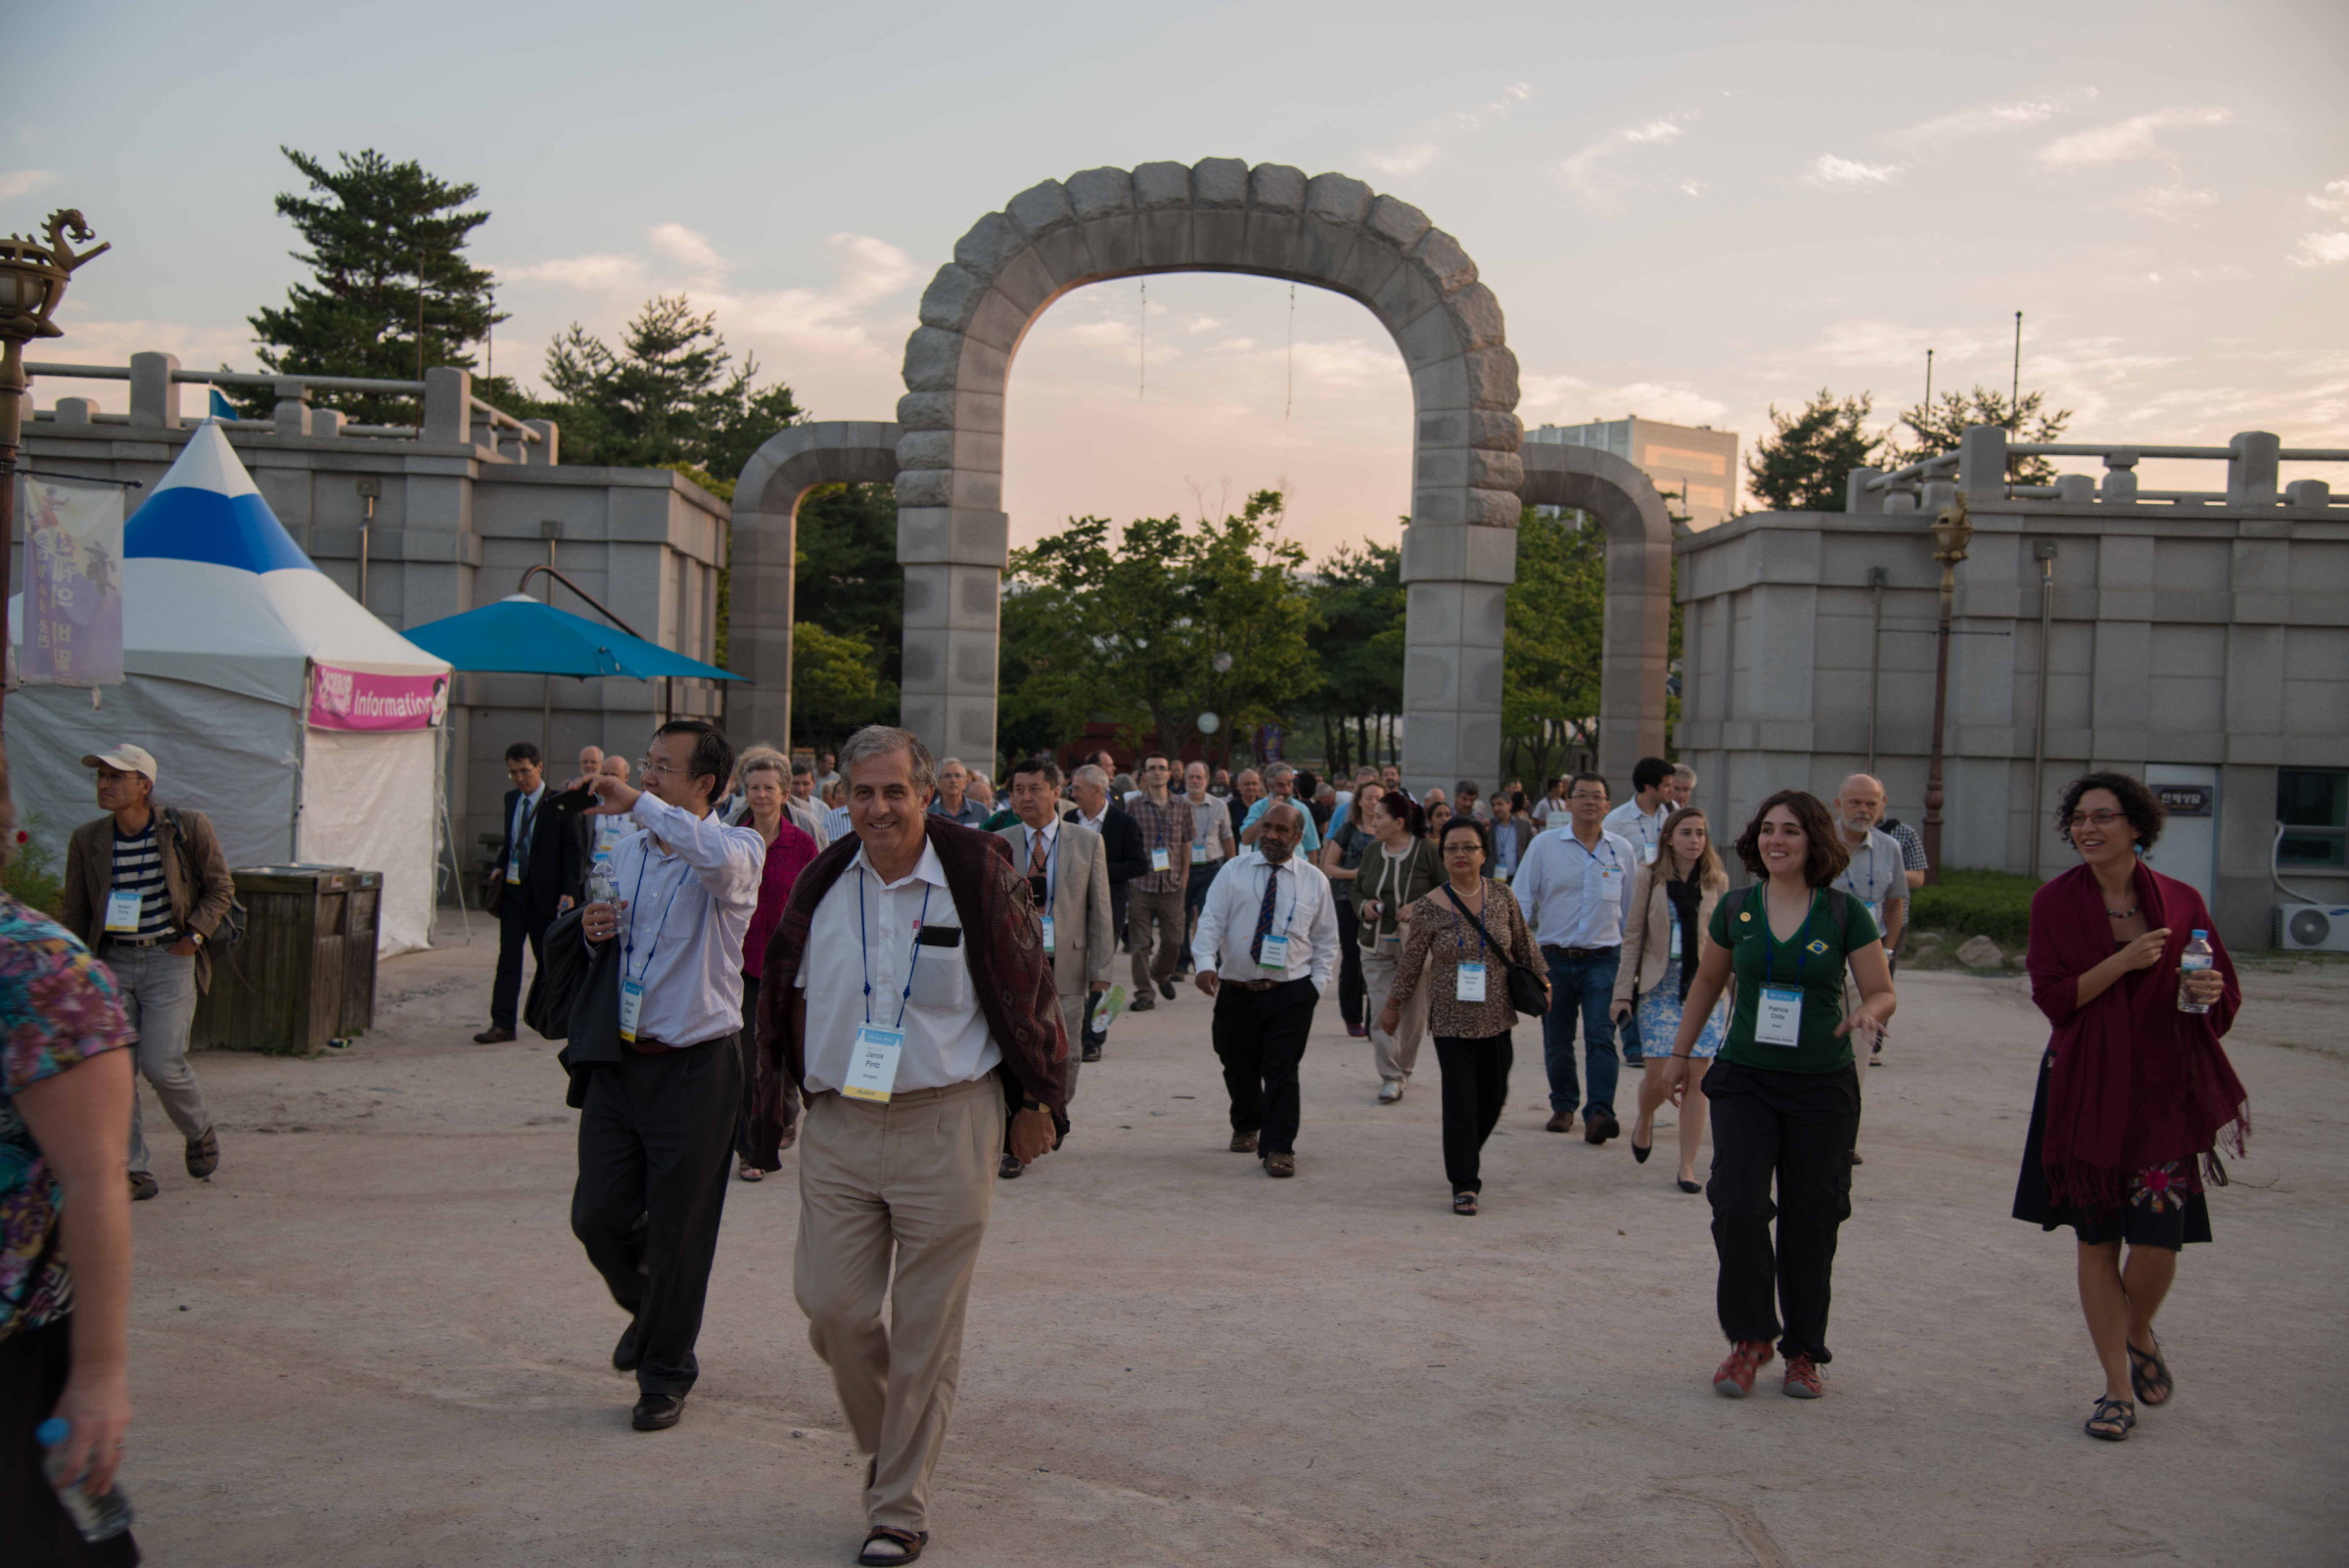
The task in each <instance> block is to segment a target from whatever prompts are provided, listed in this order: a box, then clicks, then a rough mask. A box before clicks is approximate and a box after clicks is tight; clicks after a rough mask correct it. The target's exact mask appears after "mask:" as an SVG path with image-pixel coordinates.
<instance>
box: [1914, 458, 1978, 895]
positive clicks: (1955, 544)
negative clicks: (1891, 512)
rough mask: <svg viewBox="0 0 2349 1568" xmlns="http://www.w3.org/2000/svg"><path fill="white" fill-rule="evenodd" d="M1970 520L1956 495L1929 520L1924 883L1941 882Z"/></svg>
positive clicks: (1963, 499)
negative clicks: (1932, 593)
mask: <svg viewBox="0 0 2349 1568" xmlns="http://www.w3.org/2000/svg"><path fill="white" fill-rule="evenodd" d="M1973 537H1974V525H1973V521H1972V520H1971V519H1970V518H1968V517H1967V516H1966V515H1965V497H1964V496H1963V495H1959V496H1958V497H1957V499H1956V500H1954V501H1952V502H1951V503H1950V504H1949V505H1948V506H1947V507H1944V508H1943V509H1942V512H1941V515H1940V516H1939V517H1936V518H1935V519H1934V520H1933V559H1934V560H1936V561H1939V562H1940V563H1941V625H1940V629H1939V632H1938V634H1937V635H1936V637H1935V650H1934V655H1933V761H1932V762H1931V763H1930V764H1929V765H1928V766H1927V768H1926V770H1925V858H1926V859H1927V860H1928V861H1930V862H1931V864H1930V865H1929V866H1928V867H1927V869H1926V871H1925V880H1926V881H1928V882H1938V881H1940V880H1941V802H1942V790H1941V753H1942V728H1943V726H1944V724H1946V723H1947V722H1948V719H1949V712H1950V615H1951V611H1952V608H1953V607H1954V606H1955V605H1956V603H1957V563H1958V562H1960V561H1962V560H1964V559H1965V547H1966V546H1967V545H1968V544H1970V543H1972V542H1973Z"/></svg>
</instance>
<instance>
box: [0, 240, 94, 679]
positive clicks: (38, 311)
mask: <svg viewBox="0 0 2349 1568" xmlns="http://www.w3.org/2000/svg"><path fill="white" fill-rule="evenodd" d="M43 227H44V228H45V229H46V230H47V232H48V236H49V237H48V239H47V240H46V241H45V242H44V241H42V240H40V239H38V238H30V239H28V238H26V237H25V236H23V235H22V234H12V235H10V236H8V238H6V239H4V240H0V605H5V604H7V603H8V589H9V581H8V576H9V566H10V558H11V557H12V556H13V555H14V554H15V553H16V552H15V546H14V540H15V538H16V530H17V447H18V445H19V444H20V443H21V442H22V440H23V431H24V346H25V345H26V344H28V343H30V342H31V341H32V340H33V339H35V338H59V337H63V336H64V335H65V329H64V328H62V327H60V326H58V325H57V324H56V323H55V322H53V321H51V320H50V319H49V318H50V316H51V315H52V314H53V313H54V312H55V311H56V309H57V306H58V303H59V301H60V300H64V299H65V297H66V285H67V284H68V283H69V282H71V281H72V277H73V269H74V268H75V267H78V266H80V265H81V264H82V263H83V262H84V261H87V260H89V259H90V258H91V257H92V256H95V255H99V254H104V253H105V252H108V251H111V250H113V249H114V245H113V243H112V242H111V241H110V242H109V243H107V244H105V245H101V246H99V247H98V248H97V249H96V250H92V251H76V250H74V249H73V246H74V244H75V243H76V242H78V243H82V244H87V243H88V242H89V241H90V240H92V239H94V238H95V237H96V236H94V235H93V234H92V233H91V232H90V226H89V225H88V224H87V223H85V222H83V221H82V217H81V214H80V213H79V212H77V211H75V210H73V209H72V208H59V209H58V210H57V211H55V212H52V213H50V214H49V221H48V222H47V223H46V224H44V225H43ZM4 696H5V690H4V687H0V697H4Z"/></svg>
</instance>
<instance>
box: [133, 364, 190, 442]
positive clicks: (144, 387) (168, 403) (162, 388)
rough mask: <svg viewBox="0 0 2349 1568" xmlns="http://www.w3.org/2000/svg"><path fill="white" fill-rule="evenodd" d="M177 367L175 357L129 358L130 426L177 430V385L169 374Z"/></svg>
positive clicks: (143, 428)
mask: <svg viewBox="0 0 2349 1568" xmlns="http://www.w3.org/2000/svg"><path fill="white" fill-rule="evenodd" d="M178 368H179V356H178V355H176V354H158V353H144V354H132V355H131V356H130V423H131V425H132V426H133V427H134V428H136V429H139V430H177V429H179V428H180V425H179V383H178V382H176V381H173V380H172V379H171V373H172V372H173V371H175V370H177V369H178Z"/></svg>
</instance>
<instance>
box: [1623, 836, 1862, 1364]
mask: <svg viewBox="0 0 2349 1568" xmlns="http://www.w3.org/2000/svg"><path fill="white" fill-rule="evenodd" d="M1737 858H1738V859H1739V860H1741V861H1743V862H1744V864H1745V868H1746V870H1747V871H1748V872H1750V873H1752V875H1753V876H1754V877H1755V878H1756V879H1757V882H1756V885H1755V886H1753V887H1749V888H1743V889H1740V890H1738V891H1737V892H1735V893H1731V894H1729V895H1728V896H1727V897H1726V898H1724V899H1722V900H1721V902H1720V903H1719V904H1717V905H1715V907H1714V910H1713V918H1712V921H1711V922H1710V923H1709V924H1708V925H1707V927H1706V930H1705V942H1704V954H1703V957H1702V958H1701V959H1700V960H1699V961H1698V964H1697V970H1696V980H1695V982H1694V983H1693V984H1692V985H1691V986H1690V987H1689V988H1688V997H1687V1000H1686V1001H1685V1002H1684V1003H1683V1004H1682V1008H1681V1029H1680V1033H1679V1035H1678V1036H1676V1037H1675V1038H1674V1040H1673V1044H1672V1056H1673V1059H1672V1061H1671V1062H1669V1063H1668V1064H1666V1083H1667V1084H1668V1085H1677V1084H1681V1083H1683V1082H1685V1080H1686V1077H1687V1073H1688V1065H1687V1063H1688V1058H1689V1056H1690V1055H1691V1053H1692V1048H1693V1046H1694V1045H1695V1043H1696V1037H1697V1035H1698V1033H1699V1032H1700V1031H1701V1030H1702V1029H1703V1028H1704V1024H1705V1019H1706V1018H1707V1016H1708V1015H1710V1014H1711V1012H1712V1011H1713V1003H1714V1001H1715V999H1716V998H1718V997H1719V996H1720V995H1721V993H1722V991H1723V988H1725V987H1726V986H1727V985H1728V983H1729V979H1730V976H1731V975H1732V974H1734V975H1735V977H1736V981H1737V991H1736V1000H1735V1002H1734V1003H1733V1004H1732V1006H1731V1007H1730V1009H1729V1033H1728V1038H1727V1040H1726V1041H1724V1043H1723V1044H1722V1047H1721V1054H1720V1056H1719V1057H1718V1058H1716V1059H1715V1061H1714V1064H1713V1067H1712V1069H1711V1071H1709V1072H1708V1073H1707V1074H1706V1075H1705V1081H1704V1086H1705V1098H1706V1099H1707V1100H1708V1101H1709V1102H1710V1103H1711V1108H1712V1112H1713V1179H1712V1180H1711V1181H1710V1182H1708V1183H1707V1184H1706V1188H1705V1192H1706V1196H1707V1197H1708V1198H1709V1199H1710V1200H1711V1202H1712V1204H1713V1248H1714V1251H1715V1252H1716V1254H1718V1255H1719V1257H1720V1260H1721V1283H1720V1288H1719V1291H1718V1297H1717V1299H1718V1303H1719V1308H1720V1313H1721V1330H1722V1332H1723V1333H1724V1334H1726V1335H1727V1336H1728V1340H1729V1356H1728V1360H1725V1361H1723V1362H1722V1363H1721V1366H1720V1368H1719V1369H1718V1370H1717V1371H1715V1372H1714V1374H1713V1387H1714V1388H1715V1389H1716V1390H1718V1391H1719V1392H1721V1393H1723V1394H1726V1395H1727V1396H1728V1397H1729V1398H1731V1399H1743V1398H1744V1397H1745V1396H1746V1395H1748V1394H1750V1393H1752V1392H1753V1388H1754V1374H1755V1373H1756V1372H1758V1371H1759V1370H1761V1369H1762V1367H1763V1366H1765V1365H1767V1364H1768V1363H1769V1361H1770V1360H1771V1356H1772V1350H1773V1347H1772V1344H1771V1341H1772V1340H1773V1339H1776V1340H1777V1341H1778V1343H1777V1346H1776V1349H1778V1350H1780V1351H1783V1352H1784V1353H1785V1356H1786V1382H1785V1387H1784V1392H1785V1393H1786V1395H1787V1396H1788V1397H1789V1398H1791V1399H1800V1400H1815V1399H1817V1398H1819V1395H1821V1394H1822V1393H1824V1392H1826V1388H1825V1382H1824V1380H1823V1379H1822V1378H1821V1376H1820V1375H1819V1367H1821V1366H1823V1365H1824V1364H1826V1362H1827V1361H1828V1360H1831V1359H1832V1358H1830V1357H1829V1356H1828V1354H1827V1345H1826V1335H1827V1303H1828V1298H1829V1296H1830V1294H1831V1279H1832V1274H1833V1270H1834V1264H1835V1231H1836V1228H1837V1227H1838V1226H1839V1225H1841V1224H1842V1223H1843V1222H1844V1221H1845V1220H1846V1219H1847V1218H1848V1217H1849V1216H1850V1215H1851V1212H1852V1171H1851V1153H1852V1142H1853V1140H1854V1139H1855V1138H1856V1137H1858V1136H1859V1132H1860V1080H1859V1077H1858V1075H1857V1074H1856V1073H1855V1072H1854V1071H1853V1067H1852V1038H1853V1037H1854V1036H1855V1035H1857V1036H1859V1037H1860V1038H1861V1039H1863V1040H1864V1041H1865V1040H1872V1039H1873V1038H1874V1037H1875V1035H1876V1033H1877V1032H1878V1031H1879V1030H1881V1029H1882V1028H1883V1027H1884V1021H1885V1020H1886V1019H1888V1018H1890V1017H1891V1016H1892V1010H1893V1007H1894V1005H1895V1004H1894V999H1893V993H1892V973H1891V969H1890V966H1889V965H1887V964H1886V963H1885V961H1884V946H1883V944H1882V943H1881V942H1880V941H1879V940H1878V936H1877V932H1876V923H1875V921H1874V919H1873V918H1872V917H1870V916H1869V914H1868V912H1867V906H1866V905H1865V904H1864V903H1862V902H1860V900H1859V899H1854V898H1852V897H1851V896H1850V895H1848V894H1842V893H1837V892H1834V891H1833V890H1831V889H1830V888H1829V887H1828V886H1827V884H1829V883H1831V882H1833V881H1834V880H1835V879H1836V878H1837V877H1839V876H1841V875H1842V874H1843V869H1844V866H1845V865H1846V864H1847V863H1848V862H1849V860H1850V858H1851V857H1850V855H1849V854H1847V853H1845V851H1844V847H1843V836H1842V835H1841V834H1840V833H1838V832H1837V831H1836V830H1835V822H1834V819H1833V818H1832V817H1830V816H1829V815H1828V814H1827V808H1826V807H1824V806H1822V805H1820V804H1819V798H1818V797H1817V796H1814V795H1811V794H1808V793H1806V792H1805V791H1802V790H1780V791H1779V792H1778V793H1777V794H1775V795H1773V796H1772V797H1771V798H1770V799H1769V800H1767V801H1764V802H1763V803H1762V809H1761V810H1759V811H1757V812H1755V813H1754V819H1753V820H1752V821H1751V822H1749V823H1747V824H1746V828H1745V832H1744V834H1743V835H1742V836H1740V837H1739V839H1738V840H1737ZM1846 963H1849V965H1850V966H1851V971H1852V978H1853V979H1854V980H1856V981H1858V982H1859V986H1860V995H1861V1002H1860V1006H1859V1009H1858V1010H1857V1011H1856V1012H1854V1013H1852V1014H1850V1015H1849V1016H1848V1017H1847V1016H1846V1015H1845V1014H1844V1011H1843V972H1844V966H1845V965H1846ZM1773 1176H1775V1178H1776V1181H1777V1207H1776V1211H1775V1212H1776V1214H1777V1219H1778V1230H1777V1244H1776V1247H1775V1248H1774V1249H1773V1246H1772V1244H1771V1230H1770V1220H1771V1215H1772V1212H1773V1210H1772V1206H1771V1181H1772V1178H1773ZM1779 1301H1783V1302H1784V1303H1785V1305H1786V1321H1785V1325H1784V1337H1783V1338H1780V1337H1779V1332H1780V1330H1779V1322H1778V1314H1777V1303H1778V1302H1779Z"/></svg>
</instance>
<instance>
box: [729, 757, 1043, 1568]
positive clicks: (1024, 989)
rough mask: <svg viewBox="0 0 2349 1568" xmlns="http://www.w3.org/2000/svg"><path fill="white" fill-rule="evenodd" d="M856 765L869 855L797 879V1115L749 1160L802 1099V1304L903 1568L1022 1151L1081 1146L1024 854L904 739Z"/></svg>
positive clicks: (781, 1006)
mask: <svg viewBox="0 0 2349 1568" xmlns="http://www.w3.org/2000/svg"><path fill="white" fill-rule="evenodd" d="M840 761H841V771H842V773H843V774H844V775H845V776H846V777H847V779H848V783H849V816H850V821H851V823H852V826H853V827H854V829H855V831H854V833H853V834H852V836H850V837H848V838H844V839H841V840H839V841H837V842H836V843H834V844H833V845H832V846H831V847H830V848H828V849H826V850H825V851H824V853H821V854H819V855H817V856H816V857H815V859H814V861H813V862H812V863H811V864H809V866H808V867H807V869H806V870H805V871H803V872H802V873H801V874H800V879H799V881H798V882H797V883H796V884H795V885H794V886H793V889H792V896H791V900H790V902H789V903H788V904H787V905H785V907H784V910H783V918H782V920H781V922H780V923H779V924H778V925H777V927H776V929H775V936H774V940H773V942H772V943H770V944H769V945H768V947H767V951H766V958H765V975H764V979H763V984H762V985H761V987H760V997H759V1011H760V1019H759V1025H760V1046H761V1048H762V1049H764V1050H766V1051H768V1052H769V1054H770V1056H771V1057H772V1058H773V1059H774V1061H775V1065H776V1083H777V1084H778V1086H779V1087H778V1093H779V1094H780V1096H781V1099H782V1101H783V1103H782V1104H781V1105H780V1106H779V1107H765V1106H760V1107H756V1108H754V1109H753V1111H752V1115H751V1141H752V1143H753V1144H754V1146H759V1145H760V1144H761V1143H762V1141H763V1142H769V1143H771V1141H772V1140H773V1139H774V1138H775V1136H776V1128H777V1125H778V1123H780V1124H782V1125H788V1124H789V1123H790V1121H791V1120H792V1111H793V1109H794V1105H795V1102H796V1101H797V1100H798V1098H799V1096H800V1094H801V1093H802V1092H805V1094H806V1113H805V1117H804V1121H805V1130H804V1131H803V1132H802V1133H801V1135H800V1138H799V1151H800V1233H799V1248H798V1255H797V1258H796V1260H795V1262H794V1266H793V1290H794V1293H795V1294H796V1295H797V1297H798V1299H799V1303H800V1307H801V1309H802V1310H803V1311H805V1312H806V1314H807V1339H808V1343H809V1344H810V1345H812V1346H813V1347H814V1348H815V1353H816V1354H817V1355H818V1356H820V1357H822V1358H823V1360H824V1362H825V1364H826V1365H828V1366H829V1367H831V1369H832V1382H833V1387H834V1388H835V1389H836V1390H837V1391H838V1393H839V1395H840V1405H841V1409H842V1411H843V1412H844V1413H845V1414H846V1415H847V1417H848V1422H849V1430H850V1433H851V1435H852V1438H853V1439H854V1441H855V1443H856V1446H857V1448H858V1449H859V1450H860V1451H861V1452H863V1453H870V1454H871V1455H873V1460H872V1464H871V1466H870V1467H869V1468H868V1469H867V1470H866V1472H865V1477H864V1482H865V1485H864V1507H865V1518H866V1522H867V1525H868V1534H867V1535H866V1537H865V1541H864V1545H863V1548H862V1550H861V1552H860V1554H859V1556H858V1558H857V1560H858V1561H859V1562H863V1563H898V1562H907V1561H910V1560H911V1559H912V1558H914V1557H916V1556H918V1555H920V1553H921V1551H922V1548H923V1546H924V1545H927V1543H928V1541H929V1539H930V1517H929V1502H930V1472H931V1469H932V1467H933V1466H935V1465H936V1464H937V1462H938V1454H939V1449H940V1447H941V1446H942V1445H943V1444H944V1441H945V1435H946V1417H947V1415H948V1413H949V1412H950V1411H951V1410H952V1408H953V1406H954V1391H955V1383H956V1380H957V1378H958V1377H959V1375H960V1371H961V1364H962V1326H963V1316H964V1313H965V1310H966V1308H967V1306H968V1304H969V1301H970V1293H971V1277H972V1273H973V1271H974V1270H975V1269H976V1268H977V1267H978V1262H979V1244H980V1242H981V1241H982V1240H983V1239H984V1238H985V1236H986V1234H987V1221H988V1215H989V1212H990V1208H991V1206H992V1203H993V1198H994V1184H995V1179H996V1174H997V1170H998V1167H999V1164H1000V1161H1001V1159H1002V1157H1003V1151H1004V1149H1005V1147H1006V1145H1007V1143H1008V1147H1009V1149H1010V1154H1011V1157H1012V1158H1014V1159H1016V1160H1018V1161H1020V1162H1021V1163H1022V1164H1027V1163H1031V1162H1033V1161H1035V1160H1036V1159H1037V1158H1039V1157H1041V1156H1042V1155H1043V1154H1044V1153H1045V1152H1046V1151H1048V1150H1049V1149H1051V1148H1052V1147H1053V1145H1054V1143H1055V1141H1056V1139H1057V1137H1058V1134H1059V1132H1060V1130H1063V1129H1065V1127H1066V1119H1065V1116H1064V1114H1063V1110H1064V1107H1065V1105H1066V1087H1065V1085H1066V1083H1067V1075H1068V1070H1069V1064H1068V1052H1069V1041H1068V1035H1067V1031H1066V1029H1065V1027H1064V1024H1063V1020H1062V1017H1061V1008H1060V1002H1059V998H1058V995H1057V988H1056V986H1055V983H1054V979H1053V972H1052V960H1051V959H1050V958H1048V957H1046V956H1045V954H1044V950H1043V934H1042V930H1041V927H1040V923H1039V921H1038V918H1037V914H1036V907H1035V905H1034V903H1033V902H1032V901H1031V899H1030V896H1029V892H1028V885H1027V880H1026V877H1025V875H1024V874H1023V872H1022V871H1020V870H1019V869H1017V868H1015V867H1014V865H1013V862H1012V854H1011V846H1010V845H1009V844H1007V843H1006V842H1005V841H1004V840H1002V839H1000V838H998V837H996V836H995V835H994V834H992V833H983V832H980V831H979V830H977V829H975V828H969V827H964V826H962V825H960V824H958V823H956V822H954V821H952V820H951V819H950V818H948V817H945V816H944V815H942V814H939V813H937V812H933V811H930V810H929V809H928V807H929V804H930V797H931V794H932V791H933V789H934V787H935V785H936V782H937V767H936V764H935V763H934V762H933V761H932V759H931V756H930V753H929V751H928V749H927V748H925V747H924V746H923V745H922V743H921V742H920V741H919V740H918V739H916V738H915V737H914V736H913V735H912V734H911V733H910V732H908V731H906V730H902V729H894V728H889V727H886V726H883V725H878V724H875V725H869V726H867V727H866V728H864V729H860V730H858V731H857V732H856V733H855V734H853V735H852V736H850V737H849V741H848V744H847V745H846V746H844V747H842V748H841V753H840ZM1061 831H1062V832H1064V833H1065V832H1069V831H1073V830H1071V829H1069V828H1068V827H1067V825H1066V824H1065V823H1064V824H1062V828H1061ZM1064 848H1065V847H1064ZM1007 1122H1008V1126H1007V1125H1006V1123H1007ZM884 1301H886V1302H887V1303H888V1306H889V1314H888V1320H887V1321H886V1323H885V1322H884V1321H883V1317H882V1306H883V1303H884Z"/></svg>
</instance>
